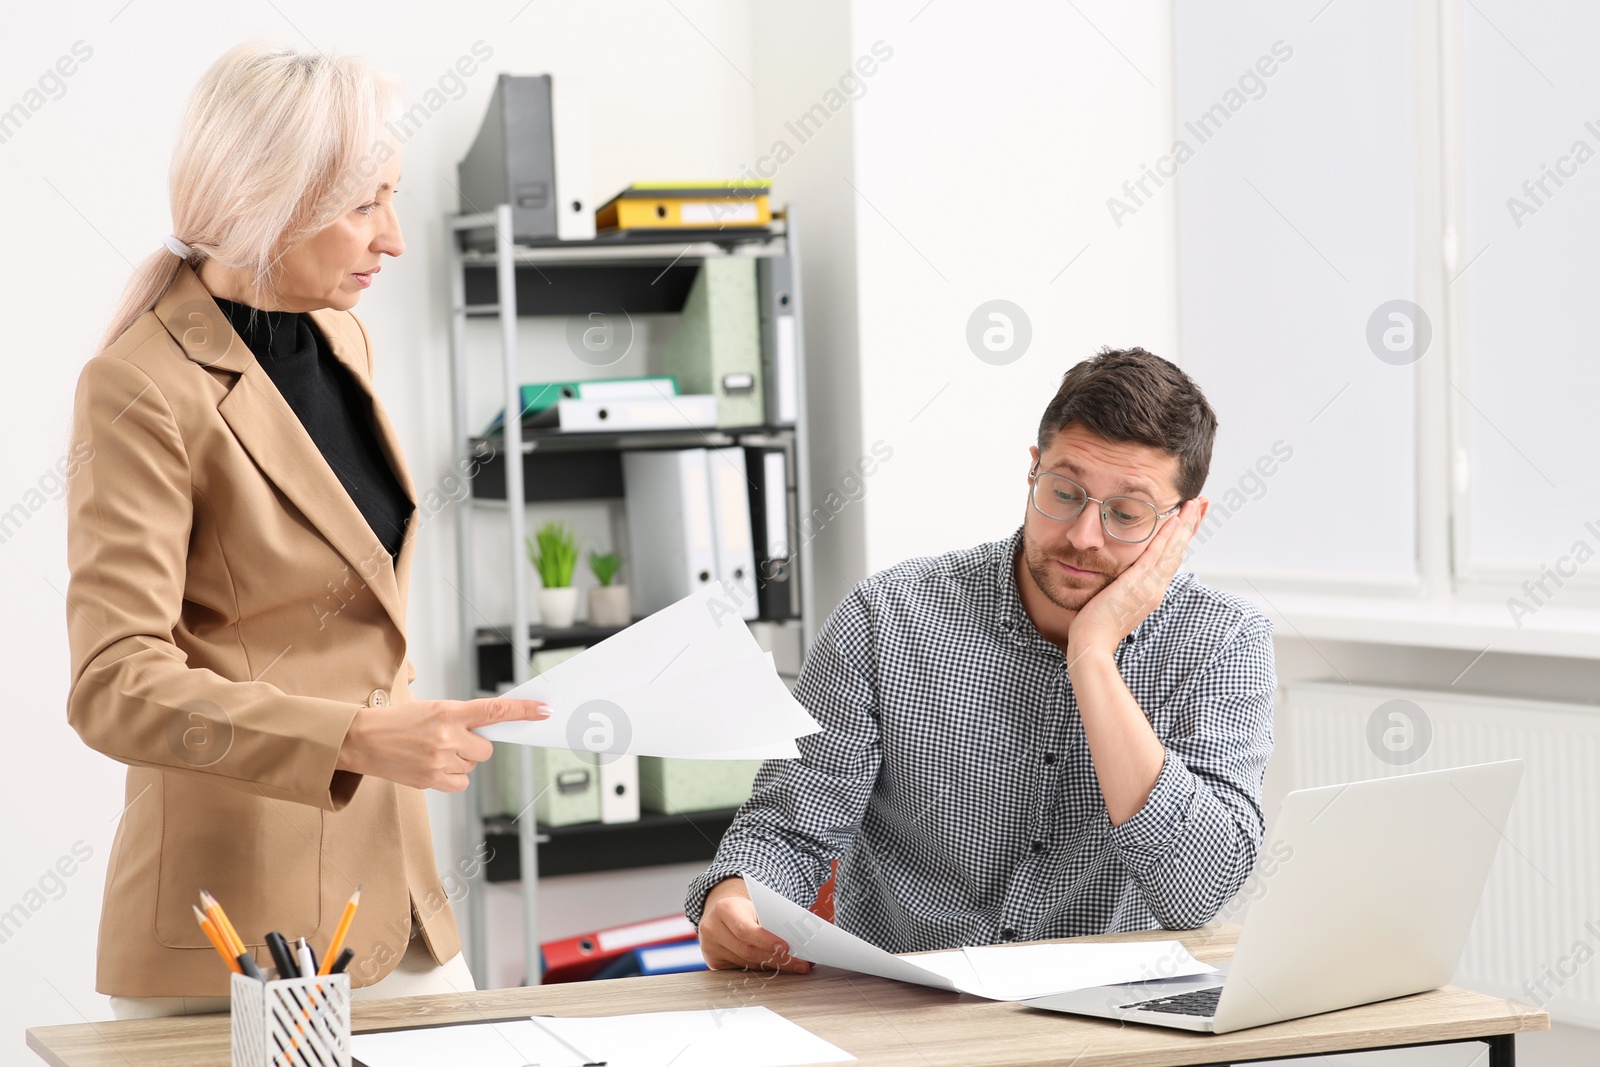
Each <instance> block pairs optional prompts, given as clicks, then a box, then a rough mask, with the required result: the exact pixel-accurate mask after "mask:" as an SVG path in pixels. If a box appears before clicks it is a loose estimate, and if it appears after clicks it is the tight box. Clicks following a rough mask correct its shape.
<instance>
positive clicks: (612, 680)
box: [477, 582, 822, 759]
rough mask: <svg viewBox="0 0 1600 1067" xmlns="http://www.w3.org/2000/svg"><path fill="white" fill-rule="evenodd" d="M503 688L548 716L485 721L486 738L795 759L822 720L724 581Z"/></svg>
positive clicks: (578, 747)
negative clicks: (799, 743)
mask: <svg viewBox="0 0 1600 1067" xmlns="http://www.w3.org/2000/svg"><path fill="white" fill-rule="evenodd" d="M504 695H505V696H510V697H517V698H521V699H528V700H542V701H544V702H545V703H547V704H549V705H550V718H548V719H544V720H541V721H539V722H503V723H494V724H493V725H490V726H483V727H479V728H478V730H477V733H479V734H480V735H482V736H483V737H486V738H488V739H489V740H490V741H510V742H513V743H515V744H521V745H533V746H536V747H539V748H565V749H571V750H572V751H575V752H595V753H611V754H634V755H640V756H675V757H682V758H692V759H793V758H795V757H797V756H798V755H799V750H798V749H797V748H796V747H795V739H796V738H799V737H804V736H806V735H807V734H814V733H817V732H818V731H819V730H821V729H822V728H821V727H820V726H818V725H817V722H816V720H815V719H813V718H812V717H811V716H810V715H809V714H808V713H807V712H806V710H805V708H803V707H801V706H800V703H799V701H797V700H795V699H794V696H793V694H791V693H790V692H789V687H788V686H787V685H785V684H784V682H783V679H782V678H780V677H778V672H777V668H776V666H775V664H774V662H773V658H772V654H771V653H770V652H764V651H762V649H761V646H760V644H759V643H758V642H757V641H756V639H755V635H754V634H752V633H751V632H750V629H749V627H747V626H746V625H745V623H744V620H743V619H741V618H740V617H739V613H738V610H737V608H736V607H734V606H733V601H732V600H731V599H730V598H729V596H728V595H727V593H726V591H725V590H724V589H723V586H722V583H721V582H713V583H711V584H710V585H709V586H707V587H705V588H703V589H700V590H697V591H696V592H694V593H691V594H690V595H689V596H686V597H684V598H683V599H682V600H680V601H678V602H677V603H676V604H672V605H670V606H668V607H665V608H662V609H661V610H660V611H658V612H656V613H655V614H654V615H651V616H649V617H648V618H645V619H641V620H640V621H639V622H636V623H634V624H633V625H632V626H629V627H628V628H627V629H625V630H623V631H622V632H620V633H618V634H614V635H613V636H611V637H608V638H606V639H605V640H604V641H601V642H600V643H599V644H597V645H595V646H594V647H592V648H589V649H586V650H585V651H583V652H580V653H579V654H578V655H576V656H573V657H572V658H571V659H568V660H566V661H564V662H562V663H559V664H557V665H556V666H554V667H552V668H550V669H549V670H548V671H545V672H544V673H543V674H541V675H539V676H538V677H537V678H534V679H531V680H530V681H528V682H525V683H523V684H522V685H519V686H517V687H515V688H514V689H511V690H509V691H508V692H506V693H505V694H504Z"/></svg>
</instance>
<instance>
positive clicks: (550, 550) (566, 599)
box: [528, 522, 578, 628]
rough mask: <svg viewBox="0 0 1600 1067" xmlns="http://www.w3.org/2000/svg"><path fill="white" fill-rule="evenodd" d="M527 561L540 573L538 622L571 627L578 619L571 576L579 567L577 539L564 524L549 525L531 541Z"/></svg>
mask: <svg viewBox="0 0 1600 1067" xmlns="http://www.w3.org/2000/svg"><path fill="white" fill-rule="evenodd" d="M528 559H529V560H530V561H531V562H532V563H533V568H534V570H536V571H538V572H539V581H540V582H541V583H542V584H543V586H544V588H542V589H540V590H539V618H540V619H541V620H542V621H543V622H544V624H545V625H546V626H551V627H557V628H560V627H565V626H571V625H572V621H573V619H575V618H577V615H578V590H577V589H575V588H573V585H572V572H573V571H574V570H575V569H576V568H577V566H578V537H577V534H576V533H574V532H573V531H572V530H570V529H568V528H567V525H566V524H565V523H560V522H547V523H545V524H544V525H543V526H541V527H539V528H538V529H537V530H535V531H534V533H533V536H532V537H530V538H528Z"/></svg>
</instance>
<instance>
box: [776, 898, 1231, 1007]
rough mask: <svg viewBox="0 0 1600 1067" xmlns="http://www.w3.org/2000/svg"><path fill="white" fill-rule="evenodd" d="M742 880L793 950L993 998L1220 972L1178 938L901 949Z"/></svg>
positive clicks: (870, 971) (825, 962) (820, 959)
mask: <svg viewBox="0 0 1600 1067" xmlns="http://www.w3.org/2000/svg"><path fill="white" fill-rule="evenodd" d="M744 884H745V886H746V887H747V888H748V889H749V891H750V899H751V901H752V902H753V903H754V904H755V907H756V918H757V920H759V921H760V923H761V925H762V927H763V928H765V929H766V930H768V931H769V932H771V933H773V934H775V935H777V936H778V937H780V938H782V939H783V941H784V943H786V944H787V945H788V946H789V953H790V955H792V956H795V957H797V958H799V959H803V960H810V961H811V962H812V963H820V964H823V965H825V966H828V967H841V968H844V969H845V970H850V971H856V972H858V973H860V974H871V975H876V976H877V977H879V978H893V979H894V980H896V981H899V982H913V983H915V984H917V985H925V986H931V987H932V988H934V989H947V990H950V991H951V992H957V993H971V994H972V995H973V996H978V997H985V998H987V999H989V1000H1031V999H1033V998H1034V997H1044V996H1049V995H1050V994H1052V993H1065V992H1068V991H1070V990H1073V989H1087V988H1089V987H1090V986H1098V985H1114V984H1117V983H1121V982H1140V981H1145V980H1148V979H1151V978H1176V977H1178V976H1180V975H1189V974H1210V973H1214V972H1215V971H1216V968H1215V967H1213V966H1211V965H1210V964H1209V963H1201V962H1200V961H1199V960H1197V959H1195V958H1194V957H1193V956H1191V955H1190V954H1189V951H1188V950H1187V949H1185V948H1184V947H1183V944H1182V943H1181V942H1178V941H1140V942H1120V943H1116V944H1076V945H985V946H980V947H974V948H966V949H953V950H951V951H948V952H928V953H920V954H917V955H911V956H896V955H894V954H893V953H889V952H885V951H884V950H883V949H881V948H878V947H877V946H876V945H871V944H868V943H867V942H865V941H863V940H861V939H860V938H859V937H856V936H855V935H854V934H851V933H847V932H846V931H844V930H841V929H839V928H838V927H837V926H835V925H833V924H832V923H830V922H826V921H824V920H822V919H820V918H818V917H817V916H815V915H813V914H811V913H810V912H809V911H807V910H806V909H804V908H802V907H800V905H798V904H796V903H794V902H793V901H792V900H789V899H788V898H787V897H785V896H783V895H782V894H780V893H777V892H775V891H774V890H771V889H769V888H767V887H766V886H764V885H762V884H761V883H760V882H758V881H756V880H755V879H754V878H745V880H744Z"/></svg>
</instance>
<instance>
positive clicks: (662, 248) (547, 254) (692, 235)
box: [461, 222, 788, 267]
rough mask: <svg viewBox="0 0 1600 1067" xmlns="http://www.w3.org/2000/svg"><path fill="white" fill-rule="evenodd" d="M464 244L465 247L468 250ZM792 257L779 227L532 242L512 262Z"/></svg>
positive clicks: (472, 263) (489, 255)
mask: <svg viewBox="0 0 1600 1067" xmlns="http://www.w3.org/2000/svg"><path fill="white" fill-rule="evenodd" d="M461 232H462V233H463V234H464V235H466V234H470V235H473V236H470V237H467V236H464V237H463V241H464V243H465V244H470V245H473V246H481V245H482V244H483V239H482V237H483V235H484V234H492V230H488V229H477V230H464V231H461ZM465 244H464V246H465ZM787 251H788V249H787V242H786V240H785V226H784V225H783V224H782V223H781V222H778V223H776V224H775V225H772V226H766V227H750V228H748V229H722V230H671V231H655V232H640V231H626V232H621V233H605V234H600V235H598V236H596V237H593V238H591V239H589V240H586V241H557V240H541V241H530V242H527V243H526V244H518V245H515V246H513V247H512V251H511V259H512V262H513V263H515V264H516V265H517V266H543V265H559V264H564V263H566V264H580V263H584V264H597V265H622V264H629V263H638V264H643V263H652V264H655V265H657V266H660V265H661V264H663V263H671V262H674V261H688V262H689V264H690V265H692V266H698V265H699V263H700V262H701V261H703V260H705V259H707V258H716V257H720V256H731V255H744V256H763V255H768V256H777V255H784V254H786V253H787ZM461 262H462V264H463V265H464V266H467V267H478V266H493V265H494V264H495V262H496V261H495V255H494V252H493V251H490V250H486V249H482V248H481V247H473V248H469V249H468V250H466V251H463V252H462V253H461Z"/></svg>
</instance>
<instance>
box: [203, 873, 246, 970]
mask: <svg viewBox="0 0 1600 1067" xmlns="http://www.w3.org/2000/svg"><path fill="white" fill-rule="evenodd" d="M200 903H201V904H202V905H204V906H205V910H206V915H207V916H208V917H209V918H210V919H211V921H212V922H213V923H215V924H216V927H217V932H218V933H220V934H221V935H222V937H223V939H224V940H225V941H227V942H228V944H229V945H230V946H231V947H232V948H233V954H234V955H235V956H240V955H243V954H244V942H243V941H241V940H239V931H237V930H235V929H234V928H233V923H231V922H229V921H228V913H227V912H225V911H223V910H222V905H221V904H219V903H217V898H216V897H214V896H212V895H211V894H210V893H207V892H206V891H205V890H204V889H202V890H200Z"/></svg>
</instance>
